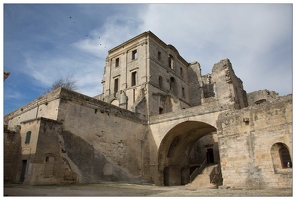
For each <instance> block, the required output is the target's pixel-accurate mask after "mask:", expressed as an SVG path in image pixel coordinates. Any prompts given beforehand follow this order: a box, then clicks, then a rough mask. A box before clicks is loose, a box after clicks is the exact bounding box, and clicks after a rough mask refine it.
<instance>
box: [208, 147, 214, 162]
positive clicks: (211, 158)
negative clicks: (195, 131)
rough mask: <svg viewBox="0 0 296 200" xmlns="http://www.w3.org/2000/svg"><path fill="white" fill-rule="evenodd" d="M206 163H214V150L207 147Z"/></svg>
mask: <svg viewBox="0 0 296 200" xmlns="http://www.w3.org/2000/svg"><path fill="white" fill-rule="evenodd" d="M207 163H214V151H213V149H212V148H211V149H207Z"/></svg>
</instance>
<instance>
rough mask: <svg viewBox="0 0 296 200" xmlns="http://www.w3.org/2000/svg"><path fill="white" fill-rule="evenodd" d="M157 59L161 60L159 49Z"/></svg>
mask: <svg viewBox="0 0 296 200" xmlns="http://www.w3.org/2000/svg"><path fill="white" fill-rule="evenodd" d="M157 59H158V60H161V52H160V51H158V54H157Z"/></svg>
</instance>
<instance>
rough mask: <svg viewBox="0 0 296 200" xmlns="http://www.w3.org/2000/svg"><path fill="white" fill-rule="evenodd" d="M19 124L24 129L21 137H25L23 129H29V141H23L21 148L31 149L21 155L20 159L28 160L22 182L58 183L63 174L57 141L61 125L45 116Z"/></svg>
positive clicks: (35, 183)
mask: <svg viewBox="0 0 296 200" xmlns="http://www.w3.org/2000/svg"><path fill="white" fill-rule="evenodd" d="M21 124H22V128H23V130H24V132H23V133H22V134H23V137H22V138H26V136H25V134H26V132H25V130H30V131H31V140H30V143H29V144H24V142H23V150H24V149H29V148H30V150H31V151H30V152H29V154H25V153H23V155H22V160H25V159H26V160H28V162H27V173H26V176H25V181H24V183H25V184H30V185H37V184H59V183H60V182H61V181H62V180H63V175H64V170H62V169H63V168H62V158H61V153H62V152H61V147H60V142H59V135H60V133H61V129H62V125H61V124H60V123H58V122H57V121H55V120H51V119H46V118H37V119H35V120H29V121H25V122H22V123H21Z"/></svg>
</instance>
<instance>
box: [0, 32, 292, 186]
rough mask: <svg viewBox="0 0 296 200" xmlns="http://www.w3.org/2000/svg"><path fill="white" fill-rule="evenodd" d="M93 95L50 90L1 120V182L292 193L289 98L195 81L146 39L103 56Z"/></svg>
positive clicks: (223, 71) (226, 74) (223, 79)
mask: <svg viewBox="0 0 296 200" xmlns="http://www.w3.org/2000/svg"><path fill="white" fill-rule="evenodd" d="M102 84H103V91H102V94H100V95H98V96H95V97H88V96H86V95H83V94H80V93H77V92H74V91H70V90H67V89H64V88H58V89H56V90H54V91H52V92H50V93H48V94H46V95H44V96H41V97H39V98H38V99H36V100H34V101H32V102H30V103H28V104H27V105H25V106H23V107H21V108H19V109H17V110H15V111H13V112H11V113H10V114H7V115H6V116H4V181H5V183H8V182H9V183H23V184H29V185H44V184H68V183H72V184H73V183H99V182H125V183H143V184H155V185H159V186H174V185H187V184H195V185H196V187H221V188H223V187H225V188H246V189H247V188H250V189H256V188H257V189H260V188H262V189H263V188H287V187H288V188H289V187H290V188H291V187H292V158H293V155H292V145H293V144H292V95H291V94H290V95H286V96H279V95H278V93H276V92H274V91H269V90H260V91H255V92H251V93H246V91H245V90H244V89H243V82H242V81H241V80H240V79H239V78H238V77H237V76H236V75H235V73H234V70H233V68H232V65H231V62H230V60H228V59H224V60H221V61H219V62H218V63H216V64H214V66H213V69H212V73H211V74H206V75H202V74H201V68H200V65H199V63H198V62H192V63H188V62H187V61H186V60H184V59H183V58H182V56H181V55H179V53H178V51H177V49H176V48H175V47H174V46H172V45H167V44H166V43H164V42H163V41H162V40H160V39H159V38H158V37H157V36H155V35H154V34H153V33H152V32H150V31H148V32H144V33H142V34H140V35H138V36H136V37H134V38H132V39H130V40H128V41H126V42H124V43H122V44H120V45H118V46H116V47H115V48H113V49H111V50H109V52H108V56H107V58H106V65H105V68H104V76H103V80H102Z"/></svg>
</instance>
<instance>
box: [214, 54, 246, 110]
mask: <svg viewBox="0 0 296 200" xmlns="http://www.w3.org/2000/svg"><path fill="white" fill-rule="evenodd" d="M211 76H212V78H213V82H214V90H215V98H216V100H217V102H218V104H219V106H221V107H224V106H227V107H229V108H235V109H241V108H244V107H247V106H248V104H247V103H248V102H247V95H246V92H245V91H244V90H243V85H242V81H241V80H240V79H239V78H238V77H237V76H236V75H235V73H234V71H233V69H232V65H231V63H230V61H229V59H224V60H221V61H220V62H218V63H216V64H215V65H214V67H213V69H212V74H211Z"/></svg>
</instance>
